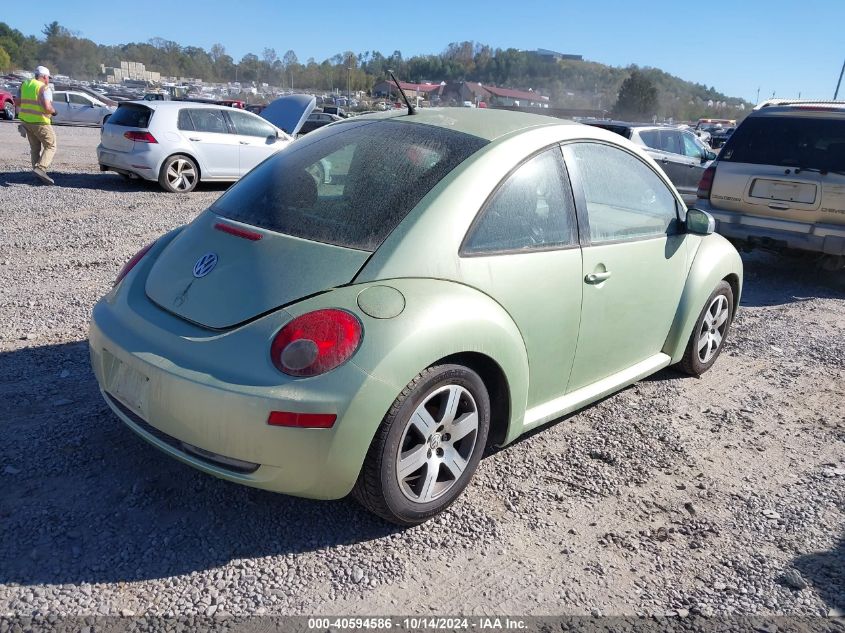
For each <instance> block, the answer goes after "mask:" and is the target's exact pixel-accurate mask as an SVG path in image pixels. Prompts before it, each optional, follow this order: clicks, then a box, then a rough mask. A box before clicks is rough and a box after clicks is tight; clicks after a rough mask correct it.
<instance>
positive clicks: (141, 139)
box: [123, 132, 158, 143]
mask: <svg viewBox="0 0 845 633" xmlns="http://www.w3.org/2000/svg"><path fill="white" fill-rule="evenodd" d="M123 136H124V137H125V138H128V139H129V140H130V141H135V142H136V143H158V141H157V140H156V137H155V136H153V135H152V134H150V133H149V132H124V133H123Z"/></svg>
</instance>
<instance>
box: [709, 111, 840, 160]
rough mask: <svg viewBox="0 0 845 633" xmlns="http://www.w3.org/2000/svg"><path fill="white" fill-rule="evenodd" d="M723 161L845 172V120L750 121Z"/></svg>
mask: <svg viewBox="0 0 845 633" xmlns="http://www.w3.org/2000/svg"><path fill="white" fill-rule="evenodd" d="M719 160H723V161H727V162H732V163H752V164H755V165H778V166H781V167H800V168H802V169H817V170H820V171H837V172H845V119H832V118H827V119H825V118H816V117H788V116H758V117H749V118H748V119H746V120H745V121H743V123H742V125H740V126H739V127H738V128H737V129H736V131H735V132H734V133H733V134H732V135H731V136H730V139H729V140H728V142H727V144H726V145H725V147H724V149H723V150H722V153H721V155H720V157H719Z"/></svg>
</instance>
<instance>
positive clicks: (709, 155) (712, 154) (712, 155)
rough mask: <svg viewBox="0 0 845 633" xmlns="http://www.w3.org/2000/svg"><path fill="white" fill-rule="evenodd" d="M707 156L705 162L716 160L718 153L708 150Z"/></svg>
mask: <svg viewBox="0 0 845 633" xmlns="http://www.w3.org/2000/svg"><path fill="white" fill-rule="evenodd" d="M705 156H706V159H705V160H716V152H711V151H710V150H707V151H706V152H705Z"/></svg>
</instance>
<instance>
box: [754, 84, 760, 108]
mask: <svg viewBox="0 0 845 633" xmlns="http://www.w3.org/2000/svg"><path fill="white" fill-rule="evenodd" d="M758 103H760V87H759V86H757V101H755V102H754V105H757V104H758Z"/></svg>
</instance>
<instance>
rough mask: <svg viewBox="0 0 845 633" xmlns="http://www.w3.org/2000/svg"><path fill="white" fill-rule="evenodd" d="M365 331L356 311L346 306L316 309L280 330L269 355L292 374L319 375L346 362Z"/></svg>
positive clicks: (287, 372)
mask: <svg viewBox="0 0 845 633" xmlns="http://www.w3.org/2000/svg"><path fill="white" fill-rule="evenodd" d="M362 334H363V329H362V327H361V322H360V321H359V320H358V318H357V317H356V316H355V315H353V314H350V313H349V312H346V311H345V310H337V309H326V310H316V311H314V312H309V313H308V314H303V315H302V316H299V317H297V318H295V319H294V320H293V321H291V322H290V323H288V324H287V325H286V326H285V327H283V328H282V329H281V330H280V331H279V333H278V334H277V335H276V338H274V339H273V344H272V346H271V347H270V359H271V360H272V361H273V365H275V366H276V369H278V370H279V371H281V372H282V373H285V374H288V375H289V376H300V377H305V376H318V375H320V374H324V373H325V372H327V371H331V370H332V369H334V368H335V367H337V366H338V365H341V364H342V363H344V362H346V361H347V360H348V359H349V358H350V357H351V356H352V354H354V353H355V350H357V349H358V345H359V344H360V343H361V336H362Z"/></svg>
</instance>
